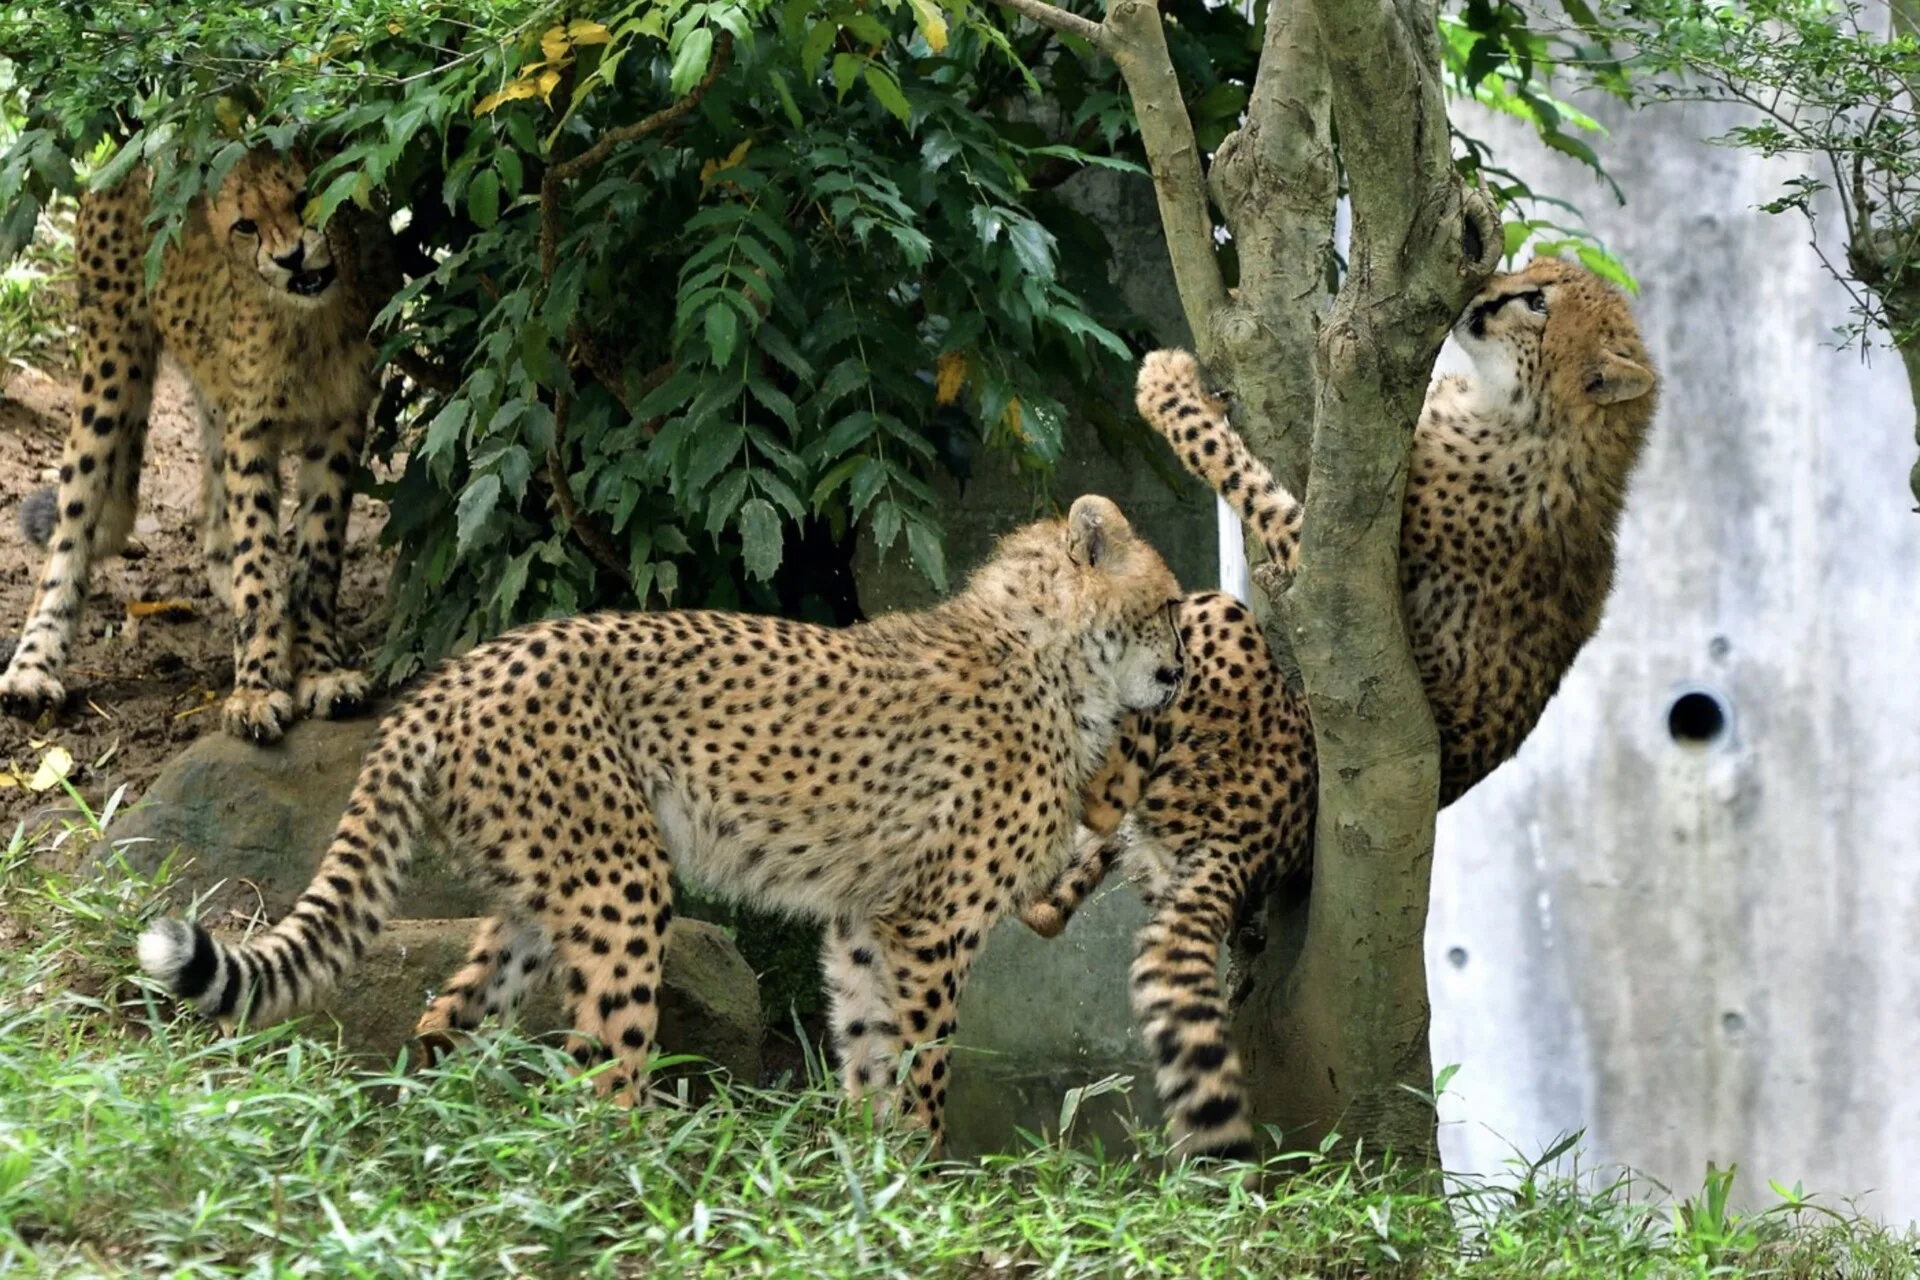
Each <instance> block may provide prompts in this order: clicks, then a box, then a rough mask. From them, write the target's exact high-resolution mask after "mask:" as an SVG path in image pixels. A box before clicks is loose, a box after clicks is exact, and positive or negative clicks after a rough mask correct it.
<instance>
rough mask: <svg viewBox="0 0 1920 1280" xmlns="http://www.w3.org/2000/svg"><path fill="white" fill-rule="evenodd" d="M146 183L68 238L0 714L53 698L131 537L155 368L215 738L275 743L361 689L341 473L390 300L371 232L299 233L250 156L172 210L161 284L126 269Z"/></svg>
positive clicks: (292, 166)
mask: <svg viewBox="0 0 1920 1280" xmlns="http://www.w3.org/2000/svg"><path fill="white" fill-rule="evenodd" d="M148 185H149V183H148V177H147V174H146V173H145V172H144V171H136V172H135V173H134V174H133V175H132V176H131V177H129V178H128V179H127V180H126V181H124V182H122V183H121V184H120V185H119V186H117V187H115V188H113V189H111V190H107V191H102V192H97V193H94V194H91V195H89V196H87V197H86V198H85V199H84V200H83V201H82V202H81V204H80V212H79V217H78V219H77V221H76V223H75V226H74V259H75V265H76V272H75V274H76V276H77V277H78V284H79V313H78V316H77V321H78V325H79V329H80V334H81V341H80V350H81V363H80V395H79V397H78V399H77V401H76V407H75V413H74V420H73V428H72V431H71V432H70V434H69V435H68V437H67V447H66V453H65V456H64V458H63V460H62V462H61V465H60V492H59V498H58V508H57V511H56V512H55V521H54V524H53V528H52V529H51V531H50V533H49V536H48V541H49V543H50V544H51V547H52V556H51V557H50V558H49V560H48V562H47V568H46V572H45V574H44V575H43V577H42V578H41V583H40V593H39V596H38V598H37V600H36V601H35V603H34V607H33V610H32V612H31V614H29V616H28V618H27V624H26V629H25V631H24V632H23V634H22V635H21V638H20V643H19V645H18V646H17V647H16V648H15V650H14V654H13V659H12V661H11V662H10V663H9V664H8V665H7V670H6V674H5V675H0V707H4V709H5V710H6V711H7V712H8V713H9V714H11V715H15V716H20V717H23V718H26V719H33V718H36V717H38V716H39V715H40V713H41V712H42V711H44V710H46V709H48V708H50V707H53V708H57V707H58V706H59V705H60V704H61V703H62V702H63V701H64V700H65V698H66V690H65V688H64V687H63V686H62V684H61V682H60V672H61V669H62V668H63V667H64V666H65V664H66V660H67V652H68V649H69V648H70V647H71V645H72V643H73V635H74V630H75V628H76V627H77V626H78V625H79V621H80V609H81V606H82V604H83V603H84V602H85V600H86V595H87V579H88V575H89V573H90V571H91V569H92V566H93V564H94V562H95V561H97V560H99V559H101V558H102V557H105V556H110V555H114V554H116V553H117V552H118V551H119V550H120V548H121V547H122V546H124V545H125V543H126V540H127V535H128V534H129V533H130V532H132V529H133V518H134V508H135V499H136V497H137V494H138V491H139V485H140V460H141V454H142V452H143V450H144V448H145V445H146V434H147V409H148V406H149V404H150V403H151V401H152V399H153V380H154V373H155V366H156V363H157V361H158V359H159V357H160V355H161V353H162V352H163V351H164V352H165V353H166V354H168V355H171V356H172V357H173V358H174V359H175V360H176V361H178V362H179V363H180V364H181V365H182V366H183V367H184V368H185V369H186V371H187V374H188V377H189V378H190V380H191V381H192V383H193V388H194V394H195V399H196V401H197V405H198V408H199V412H200V437H201V463H202V466H201V490H200V496H201V507H202V521H203V525H202V544H203V548H204V551H205V554H206V560H207V569H208V575H209V578H210V580H211V581H212V583H213V589H214V594H215V595H216V596H218V597H221V598H225V599H230V600H231V601H232V602H233V612H234V617H235V632H234V690H233V694H232V696H231V697H229V698H228V700H227V703H226V708H225V717H224V718H225V723H226V727H227V729H228V731H229V732H232V733H234V734H238V735H240V736H242V737H246V738H251V739H253V740H254V741H256V742H272V741H275V740H276V739H278V738H279V737H280V735H281V733H282V732H283V731H284V730H285V729H286V727H287V725H288V724H289V723H290V722H291V721H292V720H293V718H294V715H295V713H296V709H297V710H298V711H300V712H304V713H306V714H316V713H317V714H320V715H325V716H335V715H341V714H345V713H347V712H350V711H352V710H353V709H355V708H357V707H358V706H359V705H360V704H361V702H362V701H364V699H365V697H366V693H367V686H366V681H365V679H364V678H363V677H362V676H361V674H360V673H359V672H358V671H354V670H352V669H350V668H349V667H348V665H347V658H346V654H345V651H344V649H343V648H342V646H341V643H340V639H339V637H338V635H337V634H336V632H335V628H334V603H335V599H336V597H337V595H338V588H339V583H340V563H341V547H342V543H343V541H344V539H345V537H346V531H347V510H348V506H349V504H350V503H351V502H352V499H353V493H352V489H351V482H352V479H353V469H354V467H355V465H356V464H357V463H358V462H359V457H360V445H361V441H362V438H363V436H364V434H365V430H366V424H367V417H368V413H369V410H370V409H371V407H372V404H373V400H374V394H375V386H374V353H373V348H372V346H371V345H370V344H369V343H368V340H367V329H368V326H369V325H370V324H371V322H372V320H373V317H374V315H375V314H376V313H377V312H378V311H379V309H380V308H381V307H382V306H383V305H384V304H385V302H386V300H387V298H389V297H390V296H391V295H392V292H393V289H394V287H395V286H396V285H397V283H398V278H397V275H396V274H395V272H394V269H393V261H394V257H393V254H392V253H391V251H390V246H389V243H388V237H387V231H386V227H385V226H384V225H383V224H382V223H381V222H380V220H379V219H377V218H375V217H373V216H371V215H368V214H365V213H362V212H361V211H360V210H358V209H355V208H353V207H352V206H351V205H348V206H344V207H343V208H342V210H341V212H340V213H339V214H337V215H336V216H335V217H334V219H333V220H332V221H331V222H330V223H329V224H328V225H327V226H326V227H325V228H323V229H320V230H315V229H313V228H310V227H306V226H303V225H302V224H301V221H300V209H301V205H302V203H303V202H304V195H303V191H304V189H305V185H306V170H305V168H304V166H303V165H302V164H301V163H300V162H299V161H298V160H296V159H293V158H291V157H282V156H279V155H276V154H274V153H273V152H271V151H266V150H261V151H255V152H252V153H250V154H248V155H246V156H245V157H244V158H242V159H241V160H240V162H239V163H238V164H236V165H235V166H234V167H233V169H232V171H231V172H229V173H228V174H227V176H226V178H225V180H224V181H223V182H222V183H221V184H220V186H219V189H218V190H217V191H216V192H215V193H214V194H213V196H212V198H211V199H204V198H203V199H202V200H201V201H199V202H197V203H196V204H195V206H194V207H193V208H192V209H191V210H190V211H189V213H188V215H187V219H186V224H185V226H184V227H183V228H182V230H181V234H180V240H179V243H177V244H175V245H173V246H171V247H170V248H168V250H167V251H166V256H165V261H164V263H163V265H162V267H161V271H160V277H159V280H158V282H157V283H156V284H155V285H154V287H153V288H152V289H151V290H149V289H148V288H147V287H146V278H145V274H144V272H145V267H144V264H143V261H142V256H143V254H144V253H145V251H146V248H147V245H148V244H149V243H150V238H149V236H150V233H149V232H148V230H147V229H146V215H147V211H148V205H149V201H148ZM283 449H291V450H294V451H295V452H297V453H298V455H299V458H300V469H299V480H298V493H299V503H300V509H299V515H298V517H297V520H296V525H295V528H294V531H293V565H292V572H291V574H290V575H289V576H288V577H287V578H286V580H285V581H283V580H282V571H281V550H280V536H281V535H280V528H279V526H280V453H281V451H282V450H283Z"/></svg>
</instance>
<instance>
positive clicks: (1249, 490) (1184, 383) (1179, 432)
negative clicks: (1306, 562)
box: [1133, 350, 1304, 572]
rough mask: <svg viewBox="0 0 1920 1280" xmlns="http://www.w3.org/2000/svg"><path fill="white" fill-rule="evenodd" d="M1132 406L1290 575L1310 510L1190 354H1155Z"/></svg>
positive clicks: (1142, 364) (1136, 384) (1138, 380)
mask: <svg viewBox="0 0 1920 1280" xmlns="http://www.w3.org/2000/svg"><path fill="white" fill-rule="evenodd" d="M1133 402H1134V405H1135V407H1137V408H1138V409H1139V410H1140V416H1141V417H1143V418H1145V419H1146V420H1147V421H1148V423H1150V424H1151V425H1152V427H1153V429H1154V430H1155V431H1158V432H1159V433H1160V434H1161V435H1162V436H1164V437H1166V441H1167V443H1168V444H1170V445H1172V446H1173V451H1174V453H1176V454H1178V455H1179V457H1180V461H1181V462H1183V463H1185V464H1186V468H1187V470H1189V471H1191V472H1193V474H1194V475H1196V476H1199V477H1200V478H1201V479H1202V480H1205V481H1206V482H1207V483H1208V484H1209V485H1211V486H1213V491H1214V492H1215V493H1217V494H1219V495H1220V496H1221V497H1223V498H1225V499H1226V500H1227V501H1228V502H1230V503H1232V504H1233V508H1234V510H1236V511H1238V512H1239V513H1240V518H1241V519H1242V520H1245V521H1246V522H1247V524H1248V526H1249V527H1251V528H1252V529H1253V530H1254V531H1255V532H1256V533H1257V534H1258V535H1259V537H1260V545H1261V546H1263V547H1265V548H1266V549H1267V554H1268V555H1270V556H1272V557H1273V558H1274V560H1275V561H1277V562H1278V563H1279V564H1280V566H1281V568H1283V569H1286V570H1287V571H1288V572H1292V571H1293V569H1294V568H1295V567H1296V565H1297V563H1298V561H1299V556H1300V521H1301V518H1302V516H1303V515H1304V511H1303V509H1302V507H1301V505H1300V502H1299V500H1298V499H1296V498H1295V497H1294V496H1293V495H1292V494H1291V493H1288V492H1287V490H1286V489H1285V488H1284V487H1283V486H1282V485H1281V484H1280V482H1279V481H1278V480H1275V479H1274V478H1273V473H1272V472H1271V471H1269V470H1267V468H1266V464H1265V463H1263V462H1261V461H1260V459H1258V458H1256V457H1254V456H1253V454H1252V453H1251V452H1249V451H1248V449H1247V446H1246V442H1245V441H1243V440H1241V438H1240V435H1239V433H1238V432H1236V431H1235V430H1234V429H1233V426H1232V424H1231V423H1229V422H1228V421H1227V406H1226V403H1225V402H1224V401H1223V400H1221V398H1220V397H1218V396H1216V395H1213V394H1212V393H1211V392H1209V391H1208V390H1207V388H1206V384H1205V382H1204V381H1203V380H1202V378H1201V375H1200V362H1199V361H1198V360H1196V359H1194V358H1193V356H1192V355H1191V354H1189V353H1188V352H1185V351H1175V350H1167V351H1153V352H1149V353H1148V355H1147V358H1146V359H1145V360H1142V361H1141V362H1140V374H1139V377H1138V378H1136V379H1135V381H1134V397H1133Z"/></svg>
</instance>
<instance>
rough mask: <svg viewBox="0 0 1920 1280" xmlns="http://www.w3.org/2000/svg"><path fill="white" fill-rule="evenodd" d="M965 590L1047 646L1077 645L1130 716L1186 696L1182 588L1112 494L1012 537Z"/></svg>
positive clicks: (1086, 500) (1092, 497)
mask: <svg viewBox="0 0 1920 1280" xmlns="http://www.w3.org/2000/svg"><path fill="white" fill-rule="evenodd" d="M967 590H968V593H969V594H970V595H972V596H974V597H975V598H976V599H977V600H979V601H980V602H981V604H982V605H983V606H984V607H985V608H987V609H989V610H991V611H993V612H994V613H996V614H999V615H1001V616H1003V617H1006V618H1008V619H1009V620H1011V621H1012V622H1013V623H1014V624H1015V625H1016V626H1019V627H1020V628H1022V629H1023V630H1025V631H1026V632H1027V633H1028V634H1029V635H1030V636H1032V637H1033V638H1034V639H1035V640H1036V642H1038V643H1039V644H1041V645H1043V646H1046V647H1060V648H1066V649H1070V650H1071V651H1072V652H1073V653H1074V654H1075V655H1076V656H1077V658H1078V660H1079V662H1080V664H1081V665H1082V667H1083V669H1085V670H1086V671H1087V672H1089V674H1091V675H1092V676H1093V678H1095V679H1097V680H1101V681H1105V682H1110V683H1111V685H1112V687H1113V690H1114V694H1115V697H1116V701H1117V702H1118V704H1119V705H1120V706H1121V707H1122V708H1123V709H1124V710H1127V711H1148V710H1158V709H1159V708H1161V707H1164V706H1166V705H1167V704H1168V703H1170V702H1172V701H1173V699H1174V696H1175V695H1176V694H1178V693H1179V691H1180V682H1181V680H1182V679H1183V678H1184V677H1185V656H1184V654H1183V653H1182V651H1181V643H1180V633H1179V626H1178V611H1179V604H1180V584H1179V582H1178V581H1177V580H1176V579H1175V578H1174V576H1173V573H1172V571H1171V570H1169V569H1168V568H1167V565H1166V561H1164V560H1162V559H1161V558H1160V553H1159V552H1157V551H1155V550H1154V549H1153V547H1152V546H1150V545H1149V544H1148V543H1147V542H1146V540H1145V539H1143V538H1140V537H1138V536H1137V535H1136V534H1135V533H1134V532H1133V527H1132V526H1131V525H1129V524H1128V523H1127V518H1126V517H1125V516H1123V515H1122V514H1120V508H1119V507H1118V506H1116V505H1115V504H1114V503H1113V502H1111V501H1109V500H1108V499H1106V498H1103V497H1100V496H1099V495H1097V494H1088V495H1086V496H1084V497H1081V498H1078V499H1076V500H1075V501H1074V504H1073V506H1072V508H1071V509H1070V510H1069V511H1068V513H1067V518H1066V519H1065V520H1048V521H1042V522H1040V523H1038V524H1032V525H1028V526H1027V527H1025V528H1024V529H1019V530H1016V531H1015V532H1013V533H1011V534H1008V535H1007V536H1006V537H1005V538H1003V539H1002V540H1001V542H1000V545H999V546H998V547H996V548H995V550H994V554H993V558H992V559H991V560H989V561H988V562H987V563H986V564H984V565H982V566H981V567H980V569H979V570H978V571H977V572H976V573H975V574H974V577H973V580H972V581H971V582H970V583H969V584H968V588H967Z"/></svg>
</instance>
